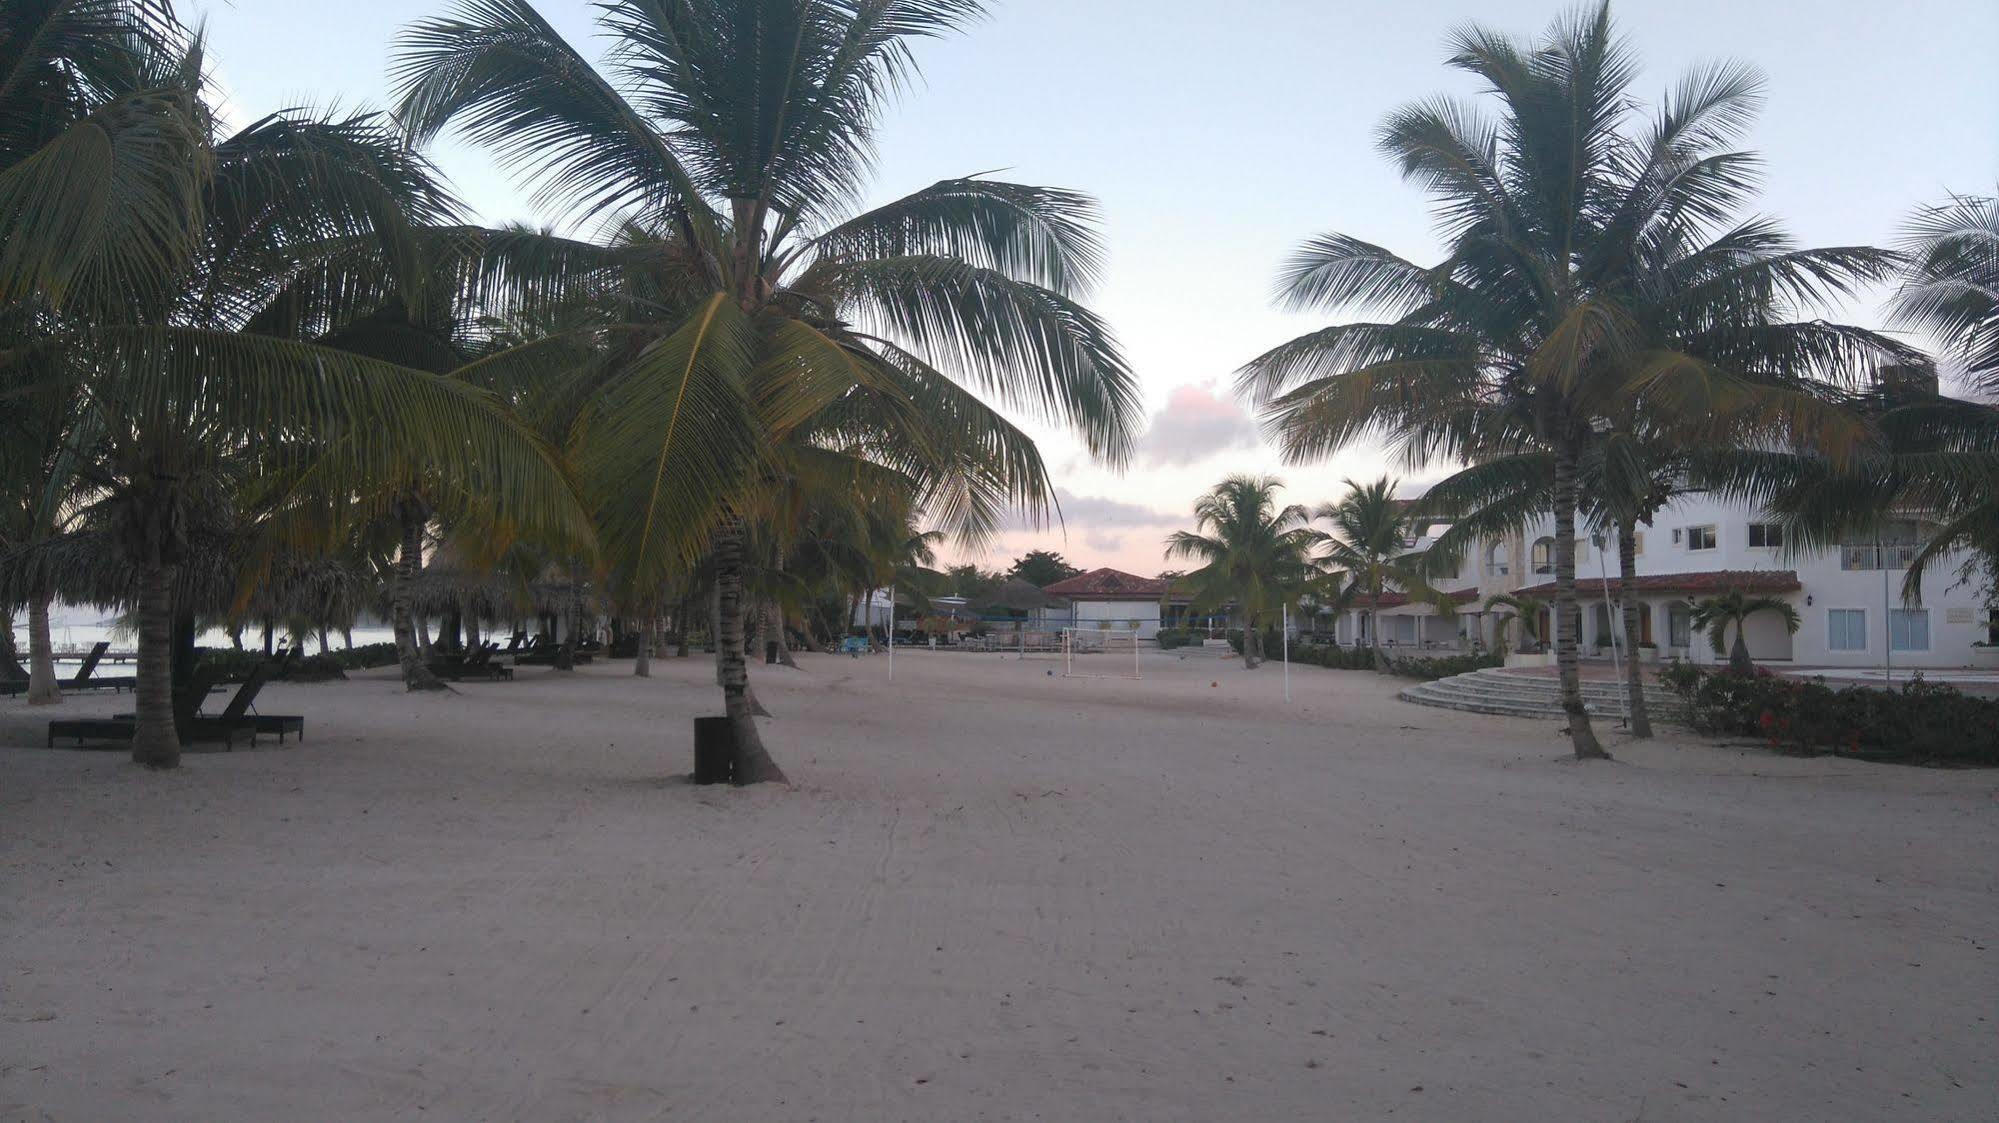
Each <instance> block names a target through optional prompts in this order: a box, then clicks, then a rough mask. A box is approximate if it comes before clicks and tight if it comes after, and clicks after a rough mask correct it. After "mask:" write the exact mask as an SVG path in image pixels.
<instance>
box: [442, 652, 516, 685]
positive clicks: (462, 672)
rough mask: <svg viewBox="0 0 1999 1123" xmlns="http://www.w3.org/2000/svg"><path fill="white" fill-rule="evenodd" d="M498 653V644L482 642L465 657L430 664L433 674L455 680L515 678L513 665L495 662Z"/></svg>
mask: <svg viewBox="0 0 1999 1123" xmlns="http://www.w3.org/2000/svg"><path fill="white" fill-rule="evenodd" d="M498 653H499V645H498V644H492V643H488V644H482V645H480V647H479V649H478V650H476V651H474V652H472V654H470V655H467V656H465V657H464V658H463V659H447V660H440V661H438V662H436V663H432V664H430V670H431V673H432V674H434V675H437V676H438V677H439V678H448V679H452V680H454V681H462V680H464V679H468V678H483V679H510V678H513V677H514V669H513V668H512V667H505V666H501V665H500V664H498V663H495V662H493V656H494V655H496V654H498Z"/></svg>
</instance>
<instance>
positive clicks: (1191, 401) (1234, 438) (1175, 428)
mask: <svg viewBox="0 0 1999 1123" xmlns="http://www.w3.org/2000/svg"><path fill="white" fill-rule="evenodd" d="M1255 447H1256V423H1255V422H1254V421H1252V420H1250V417H1249V414H1247V413H1245V412H1243V409H1242V407H1241V406H1239V405H1237V404H1235V402H1234V401H1231V400H1230V399H1228V398H1225V397H1223V396H1222V395H1220V394H1217V393H1216V392H1215V391H1214V388H1213V387H1212V386H1205V385H1197V386H1179V387H1175V388H1174V390H1173V394H1172V396H1171V397H1169V398H1167V399H1166V408H1165V409H1162V410H1160V411H1159V412H1158V413H1157V414H1155V415H1153V418H1152V427H1151V428H1149V429H1147V430H1146V432H1145V436H1144V437H1142V438H1140V439H1139V443H1138V458H1139V459H1140V460H1141V461H1143V462H1145V463H1149V464H1154V465H1166V464H1172V465H1185V464H1194V463H1197V462H1199V461H1202V460H1205V459H1207V458H1208V457H1210V456H1213V455H1215V454H1217V453H1222V452H1228V451H1231V450H1235V449H1244V448H1255Z"/></svg>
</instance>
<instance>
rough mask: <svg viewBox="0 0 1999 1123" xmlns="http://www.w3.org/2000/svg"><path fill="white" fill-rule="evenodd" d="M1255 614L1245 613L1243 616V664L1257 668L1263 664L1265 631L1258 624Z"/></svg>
mask: <svg viewBox="0 0 1999 1123" xmlns="http://www.w3.org/2000/svg"><path fill="white" fill-rule="evenodd" d="M1259 623H1261V621H1259V620H1257V618H1256V616H1255V614H1253V613H1244V614H1243V618H1242V665H1243V667H1244V668H1245V669H1248V670H1252V671H1253V670H1255V669H1256V668H1257V667H1259V666H1262V665H1263V631H1262V629H1260V628H1259V627H1258V626H1257V625H1258V624H1259Z"/></svg>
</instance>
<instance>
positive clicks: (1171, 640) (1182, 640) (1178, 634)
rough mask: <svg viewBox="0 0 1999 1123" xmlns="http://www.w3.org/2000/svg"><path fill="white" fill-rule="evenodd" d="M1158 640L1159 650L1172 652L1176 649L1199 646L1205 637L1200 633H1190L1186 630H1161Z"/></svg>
mask: <svg viewBox="0 0 1999 1123" xmlns="http://www.w3.org/2000/svg"><path fill="white" fill-rule="evenodd" d="M1158 638H1159V650H1161V651H1171V650H1173V649H1174V648H1176V647H1188V646H1191V645H1194V644H1198V643H1200V642H1201V641H1202V638H1203V637H1202V636H1201V635H1200V633H1198V632H1193V631H1190V630H1188V629H1186V628H1161V629H1159V637H1158Z"/></svg>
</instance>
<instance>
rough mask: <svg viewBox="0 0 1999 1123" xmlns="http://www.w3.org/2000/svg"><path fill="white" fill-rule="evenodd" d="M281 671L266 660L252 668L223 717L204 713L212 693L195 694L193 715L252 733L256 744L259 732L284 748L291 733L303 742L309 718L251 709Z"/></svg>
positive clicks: (127, 717)
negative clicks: (273, 738)
mask: <svg viewBox="0 0 1999 1123" xmlns="http://www.w3.org/2000/svg"><path fill="white" fill-rule="evenodd" d="M277 671H278V665H277V664H276V663H272V662H268V661H266V662H263V663H259V664H257V665H256V666H255V667H254V668H252V669H251V671H250V677H249V678H247V679H244V680H243V685H241V686H239V687H237V688H236V694H235V696H234V697H232V698H230V699H229V704H228V705H226V706H224V707H223V708H222V712H221V713H219V714H204V713H202V712H201V706H202V703H203V701H204V700H205V699H206V698H207V697H208V691H207V689H205V688H204V689H203V690H202V691H201V693H199V694H196V695H194V706H193V712H192V714H191V716H192V717H193V719H194V720H195V721H196V722H198V723H209V722H215V723H220V724H222V725H226V726H229V727H231V728H233V729H237V730H241V731H245V732H248V733H249V734H250V735H251V740H250V743H251V744H253V745H254V744H256V735H257V734H259V733H269V734H274V735H276V737H277V739H278V743H279V744H281V745H282V744H284V740H285V737H286V736H287V735H288V734H293V733H296V734H297V735H298V739H299V740H301V741H303V740H305V718H304V717H303V716H301V715H298V714H260V713H256V712H254V711H252V710H251V707H252V706H253V705H255V704H256V701H257V695H258V694H259V693H260V692H261V691H262V690H263V689H264V685H265V684H266V683H268V682H270V681H271V679H272V677H273V676H275V675H276V674H277ZM132 717H133V715H131V714H120V715H118V718H119V719H120V720H130V719H131V718H132Z"/></svg>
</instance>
